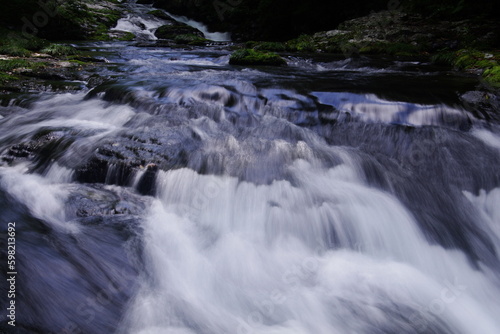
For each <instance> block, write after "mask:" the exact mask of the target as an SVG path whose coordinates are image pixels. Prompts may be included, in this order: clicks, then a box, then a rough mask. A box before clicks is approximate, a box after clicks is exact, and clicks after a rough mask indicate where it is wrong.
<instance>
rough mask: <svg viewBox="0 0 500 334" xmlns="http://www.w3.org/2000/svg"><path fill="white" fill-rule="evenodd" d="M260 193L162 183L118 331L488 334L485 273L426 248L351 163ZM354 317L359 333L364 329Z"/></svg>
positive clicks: (491, 312)
mask: <svg viewBox="0 0 500 334" xmlns="http://www.w3.org/2000/svg"><path fill="white" fill-rule="evenodd" d="M289 172H290V175H291V179H293V180H294V183H293V184H292V183H290V182H289V181H275V182H273V183H272V184H269V185H255V184H251V183H247V182H240V181H238V180H237V179H236V178H232V177H220V176H211V175H205V176H204V175H199V174H197V173H195V172H193V171H192V170H188V169H181V170H176V171H169V172H165V173H163V172H161V173H160V175H159V178H158V185H157V186H158V189H159V193H158V200H157V201H156V202H155V203H154V205H153V206H152V207H151V210H150V213H149V215H148V217H147V218H146V220H145V225H144V231H145V236H144V238H145V258H146V268H147V273H148V274H145V277H144V279H143V281H142V282H143V284H142V287H141V289H140V290H139V291H138V293H137V295H136V297H135V299H134V302H133V303H132V304H131V307H130V309H129V311H128V314H127V316H126V317H125V319H127V320H126V321H125V323H124V327H123V328H122V331H123V332H127V333H166V332H173V333H177V332H179V333H184V332H185V333H245V334H246V333H325V334H326V333H386V332H398V333H414V332H426V333H450V334H451V333H474V332H477V331H478V332H481V333H491V334H494V333H496V332H497V328H499V326H500V321H499V320H498V319H497V317H496V314H498V312H500V307H499V306H498V304H497V303H496V300H497V299H498V298H499V297H500V295H499V292H498V289H497V288H496V284H498V281H497V279H495V278H494V277H495V276H494V275H493V274H492V273H489V269H487V268H484V269H483V270H484V272H481V271H477V270H474V269H473V268H472V267H471V266H470V264H469V262H468V261H467V259H466V258H465V256H464V255H463V254H462V253H461V252H458V251H453V250H445V249H443V248H441V247H439V246H431V245H429V244H428V242H427V241H426V240H425V237H424V236H423V235H422V234H421V233H420V231H419V229H418V227H417V225H416V223H415V221H414V220H413V218H412V216H411V215H410V214H409V213H408V211H407V210H406V209H405V208H404V207H403V206H402V205H401V204H400V203H399V202H398V200H397V199H395V198H394V197H392V196H390V195H389V194H386V193H383V192H381V191H379V190H376V189H373V188H370V187H368V186H366V185H365V184H364V183H363V181H362V179H361V178H360V177H359V176H358V175H357V172H356V169H355V168H353V167H352V166H350V164H349V163H348V162H346V163H345V164H342V165H339V166H337V167H335V168H332V169H327V170H324V169H321V168H317V167H314V166H313V165H311V164H310V163H308V162H305V161H297V162H296V163H294V164H293V165H291V166H290V168H289ZM361 319H363V321H361Z"/></svg>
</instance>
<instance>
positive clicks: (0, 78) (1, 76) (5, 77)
mask: <svg viewBox="0 0 500 334" xmlns="http://www.w3.org/2000/svg"><path fill="white" fill-rule="evenodd" d="M15 80H19V78H18V77H16V76H13V75H10V74H7V73H3V72H0V82H1V83H5V82H8V81H15Z"/></svg>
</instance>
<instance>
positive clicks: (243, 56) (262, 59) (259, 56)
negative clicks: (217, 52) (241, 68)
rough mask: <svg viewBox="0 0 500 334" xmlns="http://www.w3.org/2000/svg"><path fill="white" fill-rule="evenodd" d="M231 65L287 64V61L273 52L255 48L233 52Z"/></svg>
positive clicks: (230, 59)
mask: <svg viewBox="0 0 500 334" xmlns="http://www.w3.org/2000/svg"><path fill="white" fill-rule="evenodd" d="M229 64H231V65H272V66H280V65H286V61H285V60H284V59H283V58H281V57H280V56H279V55H277V54H276V53H273V52H262V51H257V50H254V49H241V50H237V51H235V52H233V54H232V55H231V57H230V58H229Z"/></svg>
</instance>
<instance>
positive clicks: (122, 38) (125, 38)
mask: <svg viewBox="0 0 500 334" xmlns="http://www.w3.org/2000/svg"><path fill="white" fill-rule="evenodd" d="M134 39H135V35H134V34H133V33H131V32H128V31H127V32H124V33H123V34H122V35H121V36H120V37H118V40H119V41H124V42H130V41H133V40H134Z"/></svg>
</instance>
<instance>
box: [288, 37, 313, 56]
mask: <svg viewBox="0 0 500 334" xmlns="http://www.w3.org/2000/svg"><path fill="white" fill-rule="evenodd" d="M286 46H287V49H289V50H290V51H298V52H316V44H315V42H314V38H313V37H312V36H309V35H300V36H299V37H298V38H296V39H292V40H290V41H288V42H286Z"/></svg>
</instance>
